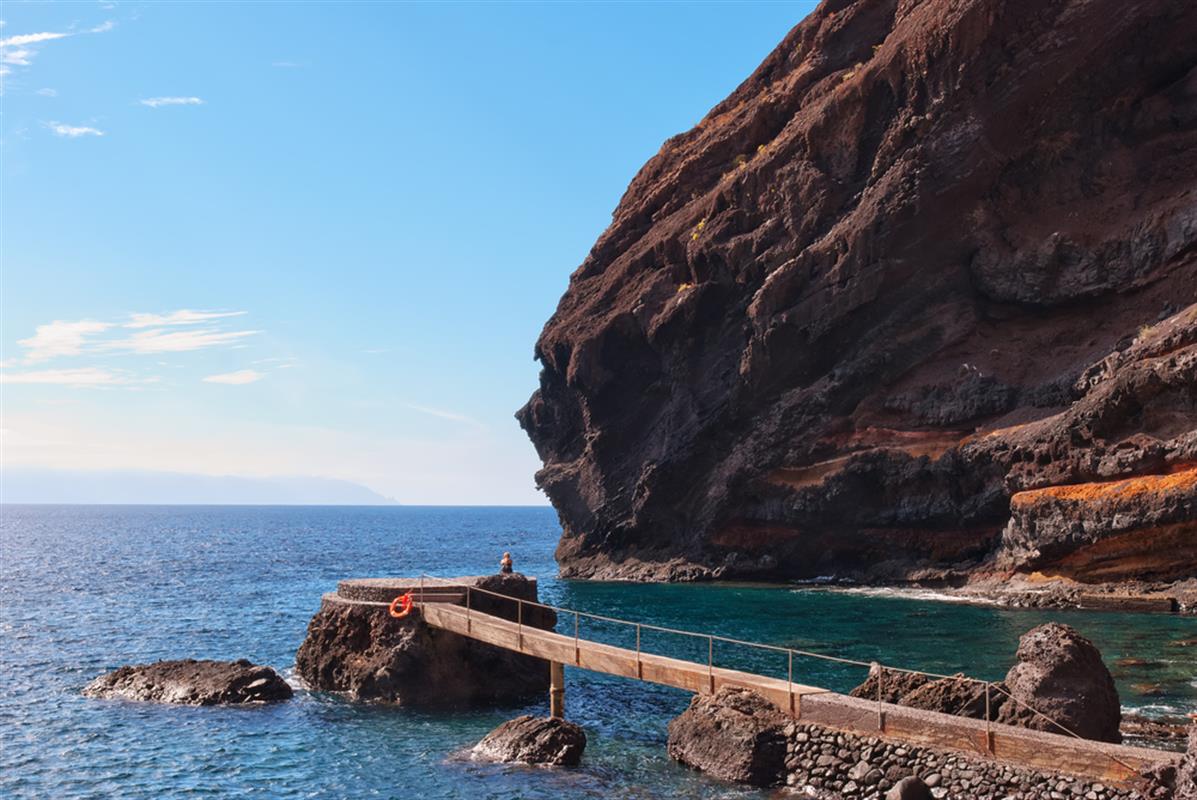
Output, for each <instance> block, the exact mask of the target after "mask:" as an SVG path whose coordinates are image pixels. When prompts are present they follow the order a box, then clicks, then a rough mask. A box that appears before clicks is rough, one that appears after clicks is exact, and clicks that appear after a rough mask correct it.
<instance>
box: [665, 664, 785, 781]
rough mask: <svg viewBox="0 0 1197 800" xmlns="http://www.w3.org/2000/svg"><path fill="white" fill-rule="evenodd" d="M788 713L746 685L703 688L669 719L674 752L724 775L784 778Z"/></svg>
mask: <svg viewBox="0 0 1197 800" xmlns="http://www.w3.org/2000/svg"><path fill="white" fill-rule="evenodd" d="M787 722H789V719H788V718H787V717H786V716H785V715H784V714H783V713H782V712H781V711H780V710H779V709H778V708H777V707H776V706H774V705H773V704H772V703H770V702H769V701H768V700H766V699H765V698H763V697H761V696H760V695H759V694H756V693H755V692H751V691H748V690H747V689H735V688H730V687H725V688H723V689H720V690H719V691H718V692H717V693H716V694H714V695H706V694H698V695H695V696H694V698H693V699H692V700H691V701H690V707H689V708H688V709H686V711H684V712H683V713H682V715H681V716H679V717H677V718H676V719H674V720H673V721H672V722H670V723H669V756H670V757H671V758H673V759H674V760H676V761H680V762H681V763H683V764H687V765H689V766H691V767H694V768H695V769H698V770H701V771H702V772H706V773H709V774H711V775H714V776H715V777H717V778H723V779H724V780H729V781H736V782H737V783H748V784H751V785H753V786H772V785H775V784H778V783H781V782H782V781H783V780H784V779H785V771H786V764H785V762H786V736H785V727H786V724H787Z"/></svg>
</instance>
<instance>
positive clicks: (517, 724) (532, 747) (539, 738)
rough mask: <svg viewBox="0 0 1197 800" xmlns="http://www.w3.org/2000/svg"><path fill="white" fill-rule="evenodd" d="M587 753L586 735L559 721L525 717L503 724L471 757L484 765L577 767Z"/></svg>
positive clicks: (548, 718) (576, 726)
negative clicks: (486, 763) (512, 764)
mask: <svg viewBox="0 0 1197 800" xmlns="http://www.w3.org/2000/svg"><path fill="white" fill-rule="evenodd" d="M585 749H586V733H585V732H584V731H583V730H582V728H581V727H580V726H578V725H575V724H574V723H572V722H568V721H566V720H564V719H559V718H556V717H532V716H528V715H524V716H521V717H516V718H515V719H513V720H508V721H507V722H504V723H503V724H502V725H500V726H499V727H497V728H495V729H494V730H493V731H491V732H490V733H488V734H487V735H486V738H484V739H483V740H482V741H481V742H479V743H478V744H477V745H475V746H474V749H473V750H471V751H470V752H471V754H472V755H473V756H474V757H475V758H480V759H483V760H485V761H498V762H502V763H516V764H545V765H549V766H555V767H576V766H577V765H578V762H580V761H581V760H582V752H583V751H584V750H585Z"/></svg>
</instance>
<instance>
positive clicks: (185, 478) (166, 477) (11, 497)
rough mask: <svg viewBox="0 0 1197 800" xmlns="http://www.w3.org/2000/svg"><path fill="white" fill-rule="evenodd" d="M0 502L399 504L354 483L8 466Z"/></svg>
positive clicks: (1, 474) (0, 478)
mask: <svg viewBox="0 0 1197 800" xmlns="http://www.w3.org/2000/svg"><path fill="white" fill-rule="evenodd" d="M0 502H3V503H62V504H113V505H124V504H128V505H137V504H153V505H362V506H365V505H370V506H375V505H378V506H382V505H398V503H397V502H396V501H395V500H394V498H390V497H385V496H383V495H381V494H379V493H378V492H375V491H374V490H373V489H370V488H368V487H366V486H363V485H361V484H359V483H353V482H352V481H345V480H338V479H336V478H318V477H311V476H277V477H243V476H238V475H197V474H190V473H183V472H154V471H143V470H57V469H32V468H9V469H5V470H3V471H2V472H0Z"/></svg>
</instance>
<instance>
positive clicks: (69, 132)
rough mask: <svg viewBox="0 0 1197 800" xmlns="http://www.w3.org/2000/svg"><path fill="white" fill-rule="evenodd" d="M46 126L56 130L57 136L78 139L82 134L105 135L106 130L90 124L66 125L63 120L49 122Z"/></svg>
mask: <svg viewBox="0 0 1197 800" xmlns="http://www.w3.org/2000/svg"><path fill="white" fill-rule="evenodd" d="M46 127H47V128H49V129H50V130H52V131H54V135H55V136H65V137H66V138H68V139H77V138H79V137H80V136H103V135H104V131H102V130H100V129H99V128H93V127H91V126H88V125H64V124H63V123H61V122H47V123H46Z"/></svg>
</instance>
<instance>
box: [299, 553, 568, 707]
mask: <svg viewBox="0 0 1197 800" xmlns="http://www.w3.org/2000/svg"><path fill="white" fill-rule="evenodd" d="M461 580H463V581H465V580H469V581H471V582H473V583H474V585H476V586H478V587H479V588H483V589H486V590H488V591H491V592H498V593H500V594H503V595H506V596H507V597H512V598H516V597H518V598H521V599H524V600H536V596H537V594H536V583H535V581H533V580H530V579H527V578H525V577H524V576H522V575H519V574H518V573H517V574H513V575H493V576H486V577H483V578H470V579H461ZM392 583H393V582H392ZM386 587H387V583H386V582H385V581H384V582H382V583H380V584H378V585H375V584H373V583H371V582H369V581H355V582H346V583H345V584H343V585H342V587H341V588H340V589H339V590H338V593H337V594H336V595H326V596H325V599H324V601H323V602H322V603H321V607H320V611H319V612H318V613H317V614H316V616H314V617H313V618H312V621H311V622H310V623H309V625H308V632H307V637H306V638H305V639H304V642H303V644H302V645H301V646H300V648H299V652H298V653H297V655H296V658H295V666H296V671H297V672H298V673H299V676H300V677H301V678H302V679H303V680H304V682H305V683H307V685H308V686H309V687H310V688H312V689H317V690H321V691H330V692H340V693H343V694H345V695H347V696H348V697H350V698H352V699H354V700H360V701H370V702H381V703H394V704H398V705H407V706H436V707H466V706H475V705H495V704H500V705H502V704H511V703H516V702H520V701H523V700H527V699H530V698H533V697H538V696H542V695H543V694H544V693H545V692H547V691H548V688H549V668H548V663H547V662H545V661H542V660H541V659H538V658H532V657H529V656H524V655H520V654H518V653H513V652H512V651H510V650H506V649H503V648H498V647H492V646H491V645H488V644H483V643H482V642H478V641H475V640H473V639H468V638H466V637H463V636H458V635H457V634H455V633H451V632H449V631H444V630H438V629H435V628H432V627H430V626H428V625H426V624H425V623H424V622H423V620H422V619H421V618H420V615H419V611H418V610H417V611H415V612H414V613H413V614H412V615H411V616H409V617H406V618H403V619H395V618H393V617H391V616H390V615H389V614H388V613H387V606H386V603H385V602H383V601H382V599H381V598H383V597H386V598H388V599H389V598H391V597H393V596H394V595H395V590H394V589H390V590H388V589H387V588H386ZM454 602H458V603H459V604H460V603H464V599H458V600H455V601H454ZM471 604H472V607H473V608H475V609H477V610H478V611H481V612H484V613H488V614H493V615H496V616H500V617H503V618H504V619H510V620H515V619H516V618H517V616H518V613H519V612H518V610H517V606H516V603H514V602H512V601H511V600H508V599H506V598H504V597H495V596H493V595H490V594H484V593H481V592H474V593H472V594H471ZM523 621H524V624H525V625H527V626H529V627H538V628H551V627H552V626H553V624H554V623H555V621H556V618H555V615H554V614H553V613H552V612H551V611H548V610H546V609H536V608H527V613H526V614H525V616H524V619H523Z"/></svg>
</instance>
